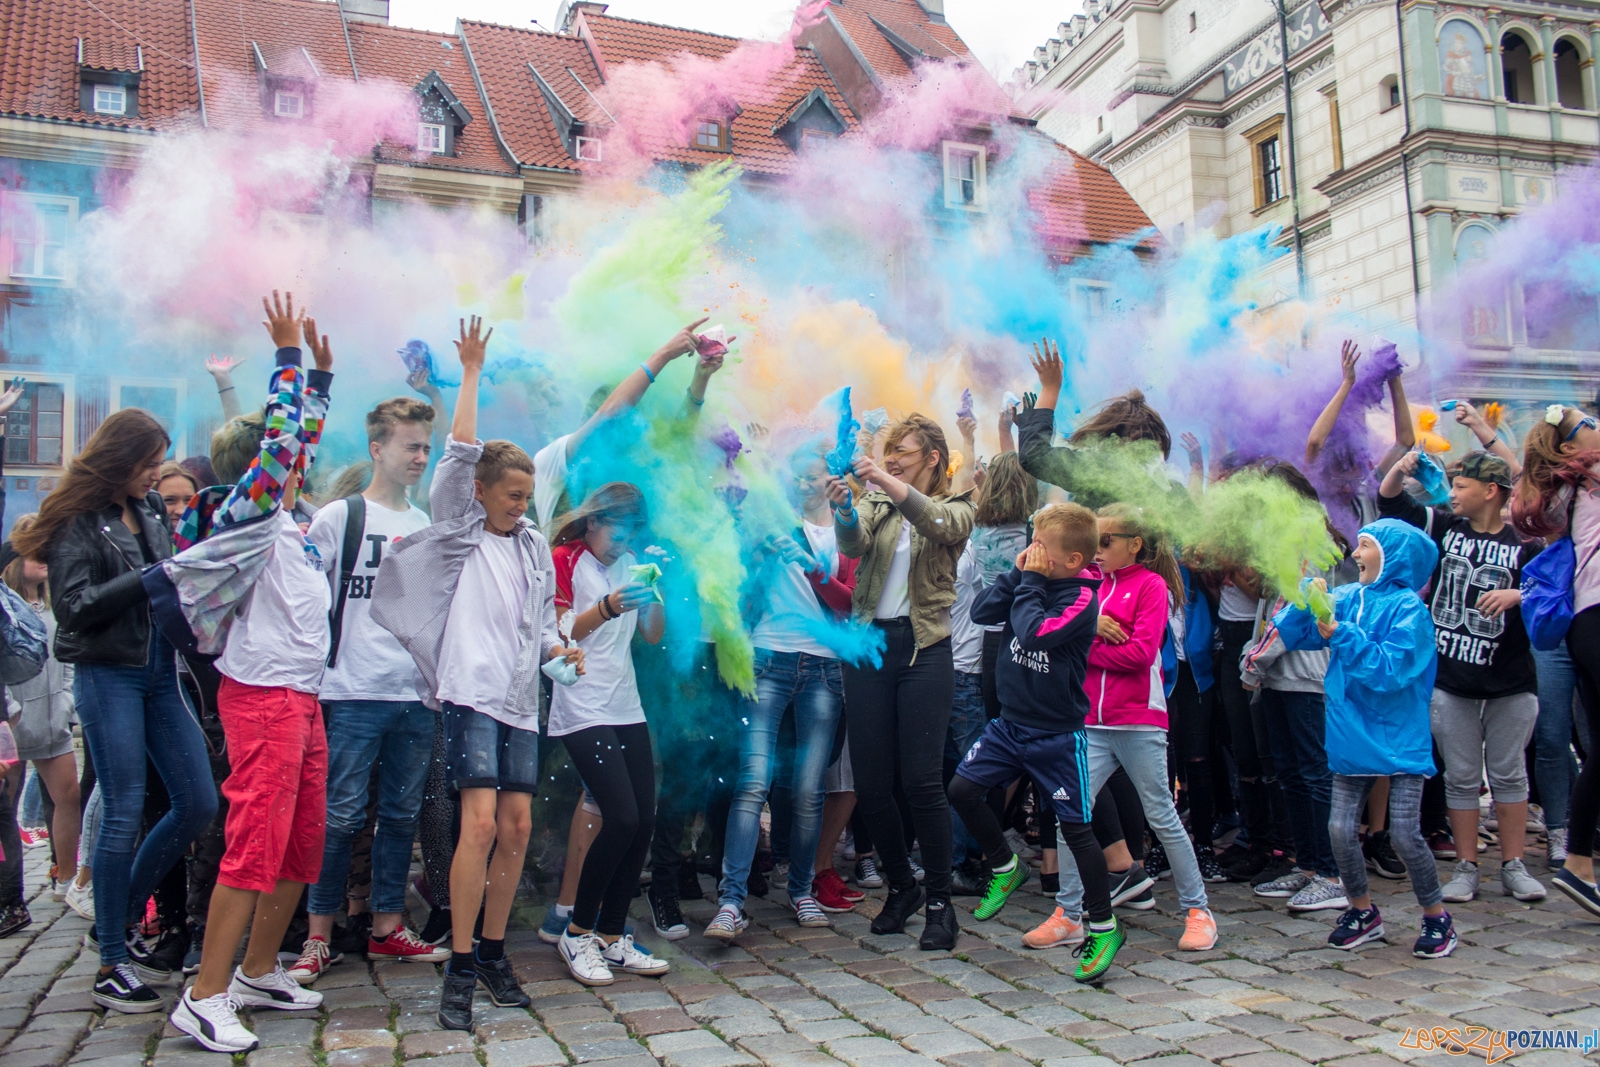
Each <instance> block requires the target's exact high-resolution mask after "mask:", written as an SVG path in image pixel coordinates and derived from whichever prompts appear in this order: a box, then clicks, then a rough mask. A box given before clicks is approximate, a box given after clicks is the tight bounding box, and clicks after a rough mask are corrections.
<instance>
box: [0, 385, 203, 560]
mask: <svg viewBox="0 0 1600 1067" xmlns="http://www.w3.org/2000/svg"><path fill="white" fill-rule="evenodd" d="M171 446H172V438H170V437H168V436H167V431H166V430H165V429H163V428H162V426H161V423H160V422H158V421H156V417H155V416H154V415H152V414H150V413H149V412H148V411H145V410H144V409H143V408H123V409H122V410H121V411H116V412H112V413H111V414H110V415H108V416H106V420H105V421H104V422H102V423H101V424H100V428H99V429H97V430H95V432H94V436H93V437H91V438H89V443H88V444H87V445H85V446H84V447H83V451H82V452H79V453H78V454H77V455H76V456H73V457H72V459H71V461H69V462H68V464H67V473H66V474H64V475H62V476H61V484H60V485H59V486H58V487H57V488H56V491H55V492H53V493H51V494H50V495H49V496H47V497H45V498H44V503H43V504H40V505H39V518H38V521H37V522H35V523H34V524H33V525H32V526H30V527H28V529H26V530H24V531H22V533H20V534H18V533H16V532H15V531H13V532H12V535H11V545H12V547H13V548H15V549H16V550H17V552H18V554H20V555H23V556H27V557H28V558H29V559H32V560H37V561H38V562H41V563H42V562H44V561H45V559H46V558H47V557H48V556H49V555H50V546H51V544H52V543H54V542H55V540H56V539H57V538H58V537H60V536H61V534H63V533H65V532H66V528H67V524H68V523H70V522H72V520H73V519H76V518H77V517H78V516H79V515H87V514H89V513H90V512H94V511H99V510H100V509H101V508H104V507H107V506H109V505H111V504H116V503H120V501H119V500H117V498H116V497H117V494H118V493H120V492H122V489H123V487H124V486H126V485H127V484H128V481H129V479H131V478H132V477H133V475H134V473H135V472H136V471H138V470H139V468H140V467H143V466H145V465H146V464H148V463H149V462H150V458H151V457H152V456H155V455H160V454H165V453H166V451H167V449H168V448H170V447H171Z"/></svg>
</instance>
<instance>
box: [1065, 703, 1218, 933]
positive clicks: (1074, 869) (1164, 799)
mask: <svg viewBox="0 0 1600 1067" xmlns="http://www.w3.org/2000/svg"><path fill="white" fill-rule="evenodd" d="M1084 733H1086V734H1088V735H1089V788H1088V789H1087V790H1085V791H1084V793H1085V795H1086V796H1089V797H1091V798H1093V797H1098V796H1099V795H1100V790H1102V789H1104V788H1105V785H1106V782H1108V781H1109V780H1110V779H1111V775H1112V773H1113V772H1114V771H1115V770H1116V769H1117V768H1118V767H1121V768H1122V769H1123V770H1125V771H1127V772H1128V777H1129V779H1131V780H1132V781H1133V787H1134V788H1135V789H1137V790H1138V791H1139V803H1141V804H1143V805H1144V817H1145V821H1146V822H1148V823H1149V824H1150V829H1151V830H1152V831H1154V833H1155V835H1156V840H1157V841H1160V842H1161V845H1162V847H1163V848H1165V849H1166V850H1167V862H1168V863H1170V864H1172V878H1173V881H1174V882H1175V883H1176V884H1177V887H1178V903H1179V904H1180V905H1182V907H1183V909H1184V911H1185V912H1187V911H1188V910H1189V909H1190V908H1206V907H1209V906H1210V905H1209V903H1208V902H1207V899H1206V883H1205V880H1204V879H1203V878H1201V877H1200V861H1199V860H1198V859H1197V858H1196V857H1195V854H1194V843H1193V842H1192V841H1190V840H1189V833H1188V831H1187V830H1185V829H1184V828H1183V820H1182V819H1180V818H1178V808H1177V805H1176V804H1174V803H1173V800H1172V786H1171V785H1170V784H1169V782H1168V780H1167V731H1165V730H1101V729H1096V728H1095V727H1089V728H1088V729H1086V730H1085V731H1084ZM1092 802H1093V801H1092V800H1091V803H1092ZM1057 833H1058V834H1059V833H1060V830H1059V828H1058V829H1057ZM1062 840H1063V844H1062V845H1061V846H1060V855H1061V891H1060V892H1059V893H1057V894H1056V903H1057V904H1059V905H1060V906H1061V910H1062V911H1064V912H1066V914H1067V915H1068V916H1070V917H1071V918H1077V917H1078V916H1080V915H1082V914H1083V879H1082V878H1081V877H1079V875H1078V865H1077V864H1076V863H1075V862H1073V859H1072V850H1071V849H1070V848H1068V847H1066V845H1065V843H1064V839H1062Z"/></svg>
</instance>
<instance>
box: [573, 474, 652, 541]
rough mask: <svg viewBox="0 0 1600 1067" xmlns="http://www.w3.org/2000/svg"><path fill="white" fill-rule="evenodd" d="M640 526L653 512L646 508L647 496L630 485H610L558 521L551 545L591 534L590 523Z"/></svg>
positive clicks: (623, 483)
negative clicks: (645, 500) (589, 532)
mask: <svg viewBox="0 0 1600 1067" xmlns="http://www.w3.org/2000/svg"><path fill="white" fill-rule="evenodd" d="M591 519H592V520H594V521H595V522H615V523H624V522H625V523H637V524H639V525H641V526H642V525H644V524H645V523H647V522H649V521H650V511H649V509H648V508H647V507H646V506H645V502H644V494H643V493H641V492H640V491H639V487H638V486H636V485H633V484H631V483H629V482H607V483H606V484H605V485H602V486H601V487H600V488H598V489H596V490H595V491H594V492H592V493H590V494H589V497H588V499H586V500H585V501H584V502H583V505H582V506H581V507H577V508H574V509H573V510H571V511H569V512H567V513H566V514H565V515H562V516H560V517H559V518H557V519H556V521H555V527H556V535H555V537H553V538H551V539H550V543H551V544H552V545H564V544H566V543H567V542H569V541H576V540H578V539H580V538H581V537H583V535H584V534H585V533H587V532H588V531H589V521H590V520H591Z"/></svg>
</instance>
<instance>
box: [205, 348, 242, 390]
mask: <svg viewBox="0 0 1600 1067" xmlns="http://www.w3.org/2000/svg"><path fill="white" fill-rule="evenodd" d="M243 362H244V360H242V359H236V358H234V357H233V356H216V355H212V356H207V357H206V373H207V374H209V375H211V377H213V378H215V379H216V381H217V384H218V385H221V384H222V383H223V382H224V381H226V380H228V379H230V378H232V376H233V372H234V369H235V368H236V367H238V366H239V365H240V364H241V363H243Z"/></svg>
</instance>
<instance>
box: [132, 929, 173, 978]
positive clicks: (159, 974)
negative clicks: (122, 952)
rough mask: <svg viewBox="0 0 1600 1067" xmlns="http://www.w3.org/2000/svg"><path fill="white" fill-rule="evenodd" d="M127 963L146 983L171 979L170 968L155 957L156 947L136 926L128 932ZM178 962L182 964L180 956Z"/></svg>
mask: <svg viewBox="0 0 1600 1067" xmlns="http://www.w3.org/2000/svg"><path fill="white" fill-rule="evenodd" d="M128 962H129V963H131V964H133V969H134V970H136V971H138V972H139V977H140V978H143V979H144V980H145V981H146V982H165V981H168V980H169V979H170V978H171V977H172V968H171V967H169V966H167V963H166V961H165V960H164V959H163V958H162V957H160V956H157V955H156V947H155V946H154V945H152V944H151V943H150V942H149V941H146V940H145V937H144V935H143V934H141V933H140V932H139V928H138V927H137V926H135V927H133V928H132V929H130V930H129V931H128ZM178 962H179V963H180V964H181V963H182V962H183V958H182V957H181V956H180V957H179V959H178Z"/></svg>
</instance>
